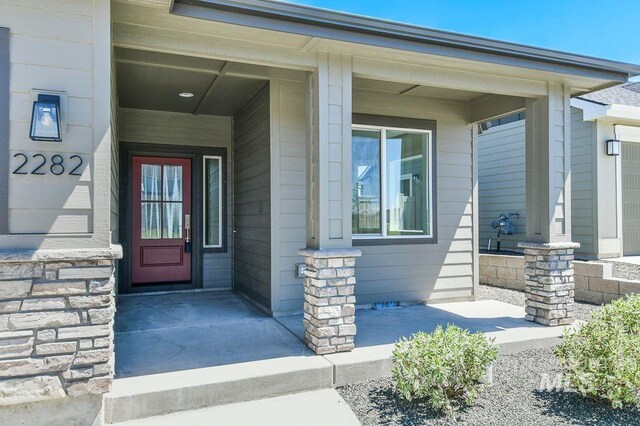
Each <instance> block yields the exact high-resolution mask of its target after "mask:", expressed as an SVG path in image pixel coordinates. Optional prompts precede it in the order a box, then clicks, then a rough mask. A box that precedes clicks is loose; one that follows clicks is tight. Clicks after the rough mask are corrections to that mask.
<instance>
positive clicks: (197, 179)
mask: <svg viewBox="0 0 640 426" xmlns="http://www.w3.org/2000/svg"><path fill="white" fill-rule="evenodd" d="M118 146H119V150H120V155H119V179H118V183H119V191H118V195H119V202H118V224H119V231H118V237H119V240H120V244H121V245H122V250H123V255H124V256H123V258H122V260H120V262H118V263H119V265H118V292H119V293H123V294H124V293H145V292H159V291H178V290H193V289H198V288H202V282H203V280H202V274H203V271H202V257H203V254H204V253H224V252H226V251H227V245H228V244H227V241H228V236H227V216H228V214H227V205H228V200H227V182H228V175H227V149H226V148H214V147H206V146H181V145H164V144H149V143H136V142H121V143H120V144H119V145H118ZM209 155H211V156H220V157H222V169H221V184H222V188H221V189H222V200H223V202H222V247H215V248H204V247H203V246H202V237H203V234H202V224H203V220H202V219H203V218H202V214H203V210H202V205H203V204H202V203H203V192H202V190H203V188H202V182H203V180H202V179H203V157H204V156H209ZM137 156H143V157H170V158H188V159H191V182H192V184H191V221H192V222H191V223H192V225H193V226H192V232H191V282H188V283H179V284H157V285H153V284H151V285H136V286H135V287H134V286H133V285H132V284H131V268H132V263H131V238H130V236H131V229H132V220H131V200H132V190H133V187H132V186H133V179H132V174H131V167H132V159H133V157H137Z"/></svg>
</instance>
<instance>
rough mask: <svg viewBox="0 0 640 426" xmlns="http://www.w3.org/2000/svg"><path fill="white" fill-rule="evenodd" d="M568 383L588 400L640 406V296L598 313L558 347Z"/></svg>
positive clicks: (608, 306)
mask: <svg viewBox="0 0 640 426" xmlns="http://www.w3.org/2000/svg"><path fill="white" fill-rule="evenodd" d="M556 356H557V358H558V361H559V362H560V364H561V365H562V366H563V367H564V369H565V380H566V381H567V382H568V383H569V384H570V385H571V386H572V387H573V388H575V389H576V390H577V391H578V392H579V393H580V394H582V395H583V396H585V397H590V398H596V399H604V400H606V401H609V403H611V405H612V407H614V408H621V407H624V406H625V405H639V406H640V295H634V296H627V297H626V298H624V299H618V300H615V301H613V302H611V303H610V304H608V305H605V306H603V307H602V308H599V309H598V310H596V311H595V312H594V313H593V314H592V317H591V320H590V321H588V322H587V323H586V324H584V325H583V326H581V327H580V328H579V329H578V330H577V331H569V332H565V335H564V338H563V342H562V344H561V345H560V346H558V347H557V348H556Z"/></svg>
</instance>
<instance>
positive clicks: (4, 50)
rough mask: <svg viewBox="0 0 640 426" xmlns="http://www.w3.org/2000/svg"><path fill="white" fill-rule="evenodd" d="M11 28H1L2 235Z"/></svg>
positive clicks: (4, 229)
mask: <svg viewBox="0 0 640 426" xmlns="http://www.w3.org/2000/svg"><path fill="white" fill-rule="evenodd" d="M9 36H10V32H9V28H0V176H2V179H1V180H0V206H2V207H0V235H4V234H8V233H9V161H10V160H9V153H10V147H9V96H10V92H9V77H10V72H11V65H10V61H9V59H10V58H9Z"/></svg>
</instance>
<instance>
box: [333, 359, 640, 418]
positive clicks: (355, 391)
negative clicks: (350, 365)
mask: <svg viewBox="0 0 640 426" xmlns="http://www.w3.org/2000/svg"><path fill="white" fill-rule="evenodd" d="M559 372H560V368H559V366H558V364H557V363H556V361H555V357H554V355H553V349H552V348H546V349H536V350H529V351H524V352H520V353H517V354H511V355H501V356H500V357H499V358H498V360H497V361H496V363H495V365H494V373H493V378H494V383H493V385H492V386H490V387H488V388H486V389H485V390H483V391H482V393H481V394H480V396H479V397H478V399H477V401H476V405H474V406H473V407H468V408H465V409H463V410H461V411H459V412H457V413H455V414H454V415H453V416H452V417H446V416H443V415H442V414H440V413H438V412H434V411H433V410H431V409H430V408H429V407H428V406H427V405H426V404H425V403H416V402H414V403H408V402H406V401H403V400H401V399H399V398H398V397H397V396H396V393H395V387H394V385H393V382H392V380H391V379H382V380H373V381H369V382H364V383H357V384H353V385H349V386H345V387H341V388H338V392H339V393H340V395H342V397H343V398H344V399H345V401H346V402H347V403H348V404H349V406H350V407H351V409H352V410H353V411H354V412H355V413H356V416H357V417H358V419H359V420H360V422H361V423H362V424H363V425H366V426H369V425H478V426H480V425H482V426H497V425H505V426H507V425H508V426H514V425H535V426H545V425H549V426H551V425H553V426H559V425H638V424H640V410H637V409H636V410H632V409H626V410H613V409H611V408H610V407H609V406H607V405H606V404H604V403H602V402H598V401H592V400H586V399H584V398H582V397H581V396H580V395H578V394H576V393H574V392H571V391H567V392H561V391H549V390H545V389H544V385H541V383H545V382H544V381H543V378H544V377H547V378H549V381H550V382H552V381H553V379H554V378H555V375H556V374H557V373H559ZM545 374H546V376H545ZM541 388H542V390H541Z"/></svg>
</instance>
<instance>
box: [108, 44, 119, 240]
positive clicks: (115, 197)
mask: <svg viewBox="0 0 640 426" xmlns="http://www.w3.org/2000/svg"><path fill="white" fill-rule="evenodd" d="M111 75H115V60H114V58H113V49H112V54H111ZM118 121H119V117H118V90H117V86H116V81H115V79H113V80H112V81H111V187H110V189H111V195H110V200H111V201H110V203H109V207H110V209H109V211H110V231H111V242H112V243H118V241H119V238H118V232H119V224H118V217H119V208H120V206H119V204H120V200H119V191H120V164H119V162H118V161H119V158H120V149H119V148H120V146H119V145H118V140H119V139H118V138H119V135H118Z"/></svg>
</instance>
